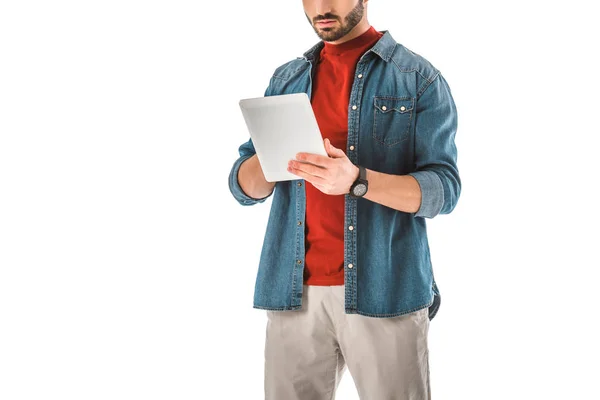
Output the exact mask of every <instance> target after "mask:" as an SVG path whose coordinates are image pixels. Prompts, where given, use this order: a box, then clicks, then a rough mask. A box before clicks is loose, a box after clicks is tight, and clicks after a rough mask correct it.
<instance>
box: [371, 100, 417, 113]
mask: <svg viewBox="0 0 600 400" xmlns="http://www.w3.org/2000/svg"><path fill="white" fill-rule="evenodd" d="M413 105H414V101H413V99H412V98H410V97H381V96H375V107H377V109H379V111H381V112H382V113H386V112H390V111H392V110H393V111H397V112H399V113H405V112H409V111H411V110H412V109H413Z"/></svg>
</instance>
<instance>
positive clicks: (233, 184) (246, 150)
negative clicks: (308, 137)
mask: <svg viewBox="0 0 600 400" xmlns="http://www.w3.org/2000/svg"><path fill="white" fill-rule="evenodd" d="M238 151H239V153H240V157H239V158H238V159H237V160H236V161H235V162H234V163H233V167H232V168H231V172H230V173H229V190H230V191H231V194H233V197H234V198H235V199H236V200H237V201H238V203H240V204H241V205H244V206H251V205H254V204H257V203H262V202H264V201H265V200H266V199H268V198H269V197H270V196H271V195H272V194H273V191H274V190H273V191H272V192H271V193H270V194H269V195H268V196H266V197H263V198H262V199H255V198H254V197H250V196H248V195H247V194H246V193H245V192H244V191H243V190H242V187H241V186H240V183H239V181H238V178H237V177H238V172H239V170H240V167H241V166H242V163H243V162H244V161H246V160H247V159H249V158H250V157H252V156H253V155H254V154H256V150H254V145H253V144H252V139H251V138H250V139H249V140H248V141H247V142H246V143H244V144H242V145H241V146H240V147H239V150H238Z"/></svg>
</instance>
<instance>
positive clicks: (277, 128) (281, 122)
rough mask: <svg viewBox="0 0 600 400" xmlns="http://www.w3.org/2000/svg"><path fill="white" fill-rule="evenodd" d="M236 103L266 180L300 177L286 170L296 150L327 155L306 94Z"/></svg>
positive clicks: (246, 100) (245, 100)
mask: <svg viewBox="0 0 600 400" xmlns="http://www.w3.org/2000/svg"><path fill="white" fill-rule="evenodd" d="M239 104H240V108H241V110H242V114H243V115H244V120H245V121H246V126H247V127H248V131H249V133H250V137H251V138H252V143H253V144H254V148H255V150H256V155H257V157H258V161H259V162H260V166H261V168H262V170H263V172H264V174H265V178H266V180H267V181H268V182H277V181H290V180H295V179H302V178H300V177H299V176H298V175H294V174H292V173H291V172H289V171H288V170H287V167H288V162H289V161H290V160H293V159H295V158H296V154H297V153H300V152H306V153H315V154H320V155H323V156H327V151H326V150H325V144H324V143H323V137H322V136H321V131H320V130H319V126H318V125H317V119H316V118H315V114H314V112H313V109H312V106H311V104H310V99H309V98H308V95H307V94H306V93H294V94H284V95H276V96H265V97H257V98H251V99H242V100H240V102H239Z"/></svg>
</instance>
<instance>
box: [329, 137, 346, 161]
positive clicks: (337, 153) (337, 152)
mask: <svg viewBox="0 0 600 400" xmlns="http://www.w3.org/2000/svg"><path fill="white" fill-rule="evenodd" d="M325 150H326V151H327V154H329V156H331V157H334V158H339V157H344V156H345V155H346V153H344V151H343V150H342V149H338V148H337V147H334V146H333V145H332V144H331V142H330V141H329V139H325Z"/></svg>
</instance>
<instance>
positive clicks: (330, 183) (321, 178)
mask: <svg viewBox="0 0 600 400" xmlns="http://www.w3.org/2000/svg"><path fill="white" fill-rule="evenodd" d="M324 142H325V150H326V151H327V154H328V155H329V157H326V156H321V155H319V154H312V153H298V154H296V159H295V160H290V161H289V162H288V171H290V172H291V173H293V174H294V175H298V176H299V177H301V178H303V179H305V180H306V181H308V182H310V183H311V184H312V185H313V186H314V187H316V188H317V189H319V190H320V191H321V192H323V193H325V194H329V195H339V194H346V193H348V192H350V186H352V184H353V183H354V181H355V180H356V179H357V178H358V173H359V169H358V167H357V166H356V165H354V164H352V161H350V159H349V158H348V157H347V156H346V153H344V151H343V150H341V149H338V148H336V147H333V146H332V144H331V142H330V141H329V139H325V141H324ZM307 163H310V164H307ZM311 164H314V165H311Z"/></svg>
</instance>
